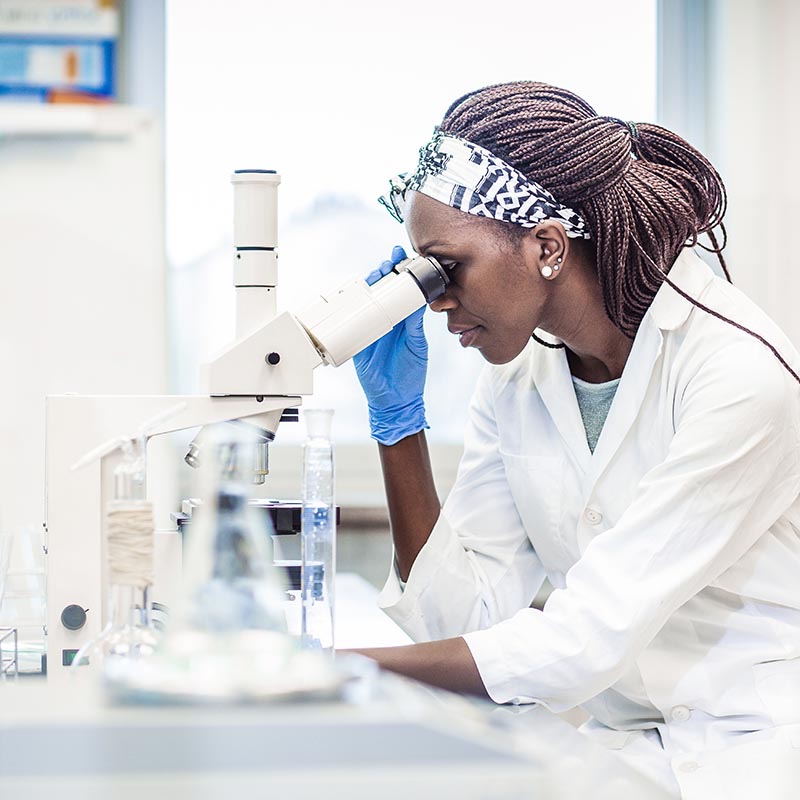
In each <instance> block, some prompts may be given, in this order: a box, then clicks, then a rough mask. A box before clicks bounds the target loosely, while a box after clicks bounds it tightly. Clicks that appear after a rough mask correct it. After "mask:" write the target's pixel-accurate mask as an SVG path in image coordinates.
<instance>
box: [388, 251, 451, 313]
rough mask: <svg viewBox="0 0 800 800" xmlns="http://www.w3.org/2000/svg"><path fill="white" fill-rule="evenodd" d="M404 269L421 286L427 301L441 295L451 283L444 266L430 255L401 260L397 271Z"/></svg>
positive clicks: (431, 300)
mask: <svg viewBox="0 0 800 800" xmlns="http://www.w3.org/2000/svg"><path fill="white" fill-rule="evenodd" d="M404 271H405V272H408V274H409V275H410V276H411V277H412V278H413V279H414V281H415V282H416V284H417V286H419V288H420V291H421V292H422V294H423V296H424V297H425V302H426V303H432V302H433V301H434V300H436V299H437V298H439V297H441V296H442V295H443V294H444V292H445V290H446V289H447V286H448V284H449V283H450V278H449V277H448V276H447V272H446V271H445V269H444V267H443V266H442V265H441V264H440V263H439V262H438V261H437V260H436V259H435V258H432V257H430V256H428V257H423V256H417V257H416V258H411V259H408V260H407V261H403V262H401V263H400V264H399V265H398V268H397V272H398V273H400V272H404Z"/></svg>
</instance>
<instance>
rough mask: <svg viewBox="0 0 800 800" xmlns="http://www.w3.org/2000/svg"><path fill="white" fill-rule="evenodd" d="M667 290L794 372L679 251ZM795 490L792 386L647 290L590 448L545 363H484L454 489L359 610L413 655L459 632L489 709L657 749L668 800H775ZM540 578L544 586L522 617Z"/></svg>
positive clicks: (708, 275) (664, 296)
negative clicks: (567, 713)
mask: <svg viewBox="0 0 800 800" xmlns="http://www.w3.org/2000/svg"><path fill="white" fill-rule="evenodd" d="M670 277H671V279H672V280H673V281H674V282H675V283H676V284H677V285H678V286H680V287H681V288H682V289H683V290H684V291H685V292H687V293H688V294H689V295H691V296H692V297H694V298H696V299H698V300H699V301H701V302H702V303H704V304H705V305H707V306H709V307H711V308H713V309H715V310H717V311H719V312H720V313H722V314H724V315H725V316H727V317H729V318H731V319H734V320H736V321H737V322H739V323H740V324H743V325H745V326H747V327H749V328H750V329H751V330H754V331H757V332H758V333H760V334H761V335H763V336H765V337H766V338H767V339H768V340H769V341H770V342H771V343H772V344H773V345H774V346H775V347H777V349H778V350H779V351H780V352H781V354H782V355H783V356H784V357H785V358H786V359H787V360H788V361H789V362H790V363H791V364H792V365H793V367H794V369H795V371H799V370H800V357H798V355H797V353H796V351H795V349H794V347H793V346H792V345H791V343H790V342H789V341H788V339H787V338H786V336H785V335H784V334H783V333H782V332H781V331H780V330H779V329H778V327H777V326H776V325H775V324H774V323H773V322H772V321H771V320H770V319H769V318H768V317H767V316H766V315H765V314H764V313H763V312H762V311H761V310H760V309H758V308H757V307H756V306H755V305H754V304H753V303H752V302H751V301H750V300H749V299H748V298H746V297H745V296H744V295H743V294H741V292H739V291H738V290H737V289H736V288H734V287H733V286H731V285H730V284H727V283H726V282H724V281H723V280H722V279H720V278H718V277H717V276H715V275H714V273H713V272H712V271H711V270H710V269H709V267H708V266H707V265H705V263H704V262H703V261H702V260H701V259H699V258H698V256H697V255H696V254H695V253H694V252H693V251H691V250H688V249H687V250H684V251H683V252H682V254H681V255H680V256H679V257H678V259H677V261H676V262H675V264H674V265H673V267H672V269H671V271H670ZM799 495H800V387H799V386H798V384H797V383H796V382H795V380H794V379H793V378H792V377H791V376H790V375H789V374H788V373H787V372H786V370H785V369H784V368H783V367H782V366H781V365H780V363H779V362H778V361H777V359H776V358H775V357H774V356H773V355H772V354H771V353H770V352H769V350H768V349H767V348H766V347H765V345H763V344H762V343H760V342H758V341H756V340H755V339H753V338H752V337H751V336H749V335H747V334H746V333H743V332H741V331H739V330H736V329H735V328H733V327H732V326H730V325H728V324H726V323H724V322H722V321H720V320H718V319H715V318H714V317H712V316H710V315H708V314H707V313H705V312H703V311H701V310H699V309H697V308H695V307H694V306H693V305H692V304H690V303H689V302H688V301H686V300H685V299H684V298H682V297H681V296H680V295H679V294H677V293H676V292H675V291H674V290H673V289H671V288H670V287H669V286H668V285H666V284H665V285H664V286H662V288H661V289H660V290H659V291H658V293H657V295H656V297H655V298H654V300H653V303H652V304H651V306H650V308H649V310H648V312H647V314H646V315H645V317H644V319H643V321H642V324H641V326H640V328H639V331H638V333H637V335H636V338H635V340H634V343H633V348H632V350H631V353H630V356H629V358H628V361H627V364H626V365H625V369H624V372H623V375H622V378H621V380H620V383H619V387H618V389H617V393H616V396H615V398H614V401H613V404H612V406H611V409H610V411H609V414H608V417H607V419H606V422H605V425H604V427H603V430H602V433H601V435H600V439H599V441H598V443H597V446H596V449H595V451H594V453H593V454H592V453H591V452H590V450H589V448H588V445H587V442H586V435H585V430H584V427H583V423H582V420H581V416H580V412H579V409H578V405H577V401H576V398H575V391H574V388H573V384H572V381H571V376H570V371H569V367H568V365H567V361H566V357H565V353H564V350H563V349H560V350H551V349H547V348H544V347H542V346H541V345H538V344H536V343H531V344H530V345H529V346H528V347H527V348H526V349H525V351H523V353H521V354H520V355H519V356H518V357H517V358H516V359H515V360H514V361H512V362H511V363H509V364H507V365H502V366H488V367H487V368H486V369H485V370H484V372H483V374H482V376H481V378H480V380H479V384H478V386H477V389H476V392H475V395H474V397H473V400H472V403H471V406H470V418H469V423H468V426H467V430H466V433H465V439H464V456H463V458H462V461H461V464H460V467H459V471H458V477H457V480H456V483H455V486H454V488H453V490H452V491H451V493H450V495H449V497H448V499H447V501H446V503H445V504H444V507H443V509H442V512H441V514H440V516H439V519H438V521H437V523H436V525H435V527H434V529H433V531H432V532H431V535H430V537H429V539H428V542H427V543H426V544H425V546H424V547H423V548H422V550H421V551H420V553H419V555H418V556H417V559H416V561H415V563H414V566H413V568H412V570H411V573H410V575H409V577H408V581H407V583H406V584H405V586H403V585H402V584H401V583H400V581H399V579H398V576H397V574H396V571H394V570H393V571H392V572H391V574H390V576H389V580H388V582H387V584H386V586H385V588H384V590H383V592H382V594H381V597H380V600H379V602H380V604H381V606H382V607H383V608H384V610H385V611H386V612H387V613H388V614H389V616H391V617H392V618H393V619H394V620H395V621H396V622H397V623H398V624H399V625H400V626H401V627H403V628H404V629H405V630H406V631H407V632H408V633H409V634H410V635H411V636H412V638H414V639H415V640H416V641H427V640H433V639H441V638H446V637H452V636H459V635H464V639H465V641H466V643H467V645H468V646H469V649H470V651H471V653H472V656H473V658H474V660H475V663H476V665H477V667H478V670H479V672H480V675H481V678H482V679H483V682H484V684H485V686H486V689H487V691H488V693H489V695H490V696H491V697H492V699H494V700H495V701H496V702H498V703H532V702H535V703H542V704H544V705H546V706H547V707H549V708H550V709H552V710H554V711H563V710H566V709H570V708H573V707H575V706H578V705H580V706H581V707H583V708H584V709H585V710H586V711H588V712H589V714H590V715H591V719H590V721H589V723H587V725H586V726H585V728H586V730H587V732H588V733H589V734H590V735H593V736H595V738H598V739H599V740H601V741H603V742H604V743H605V744H606V745H607V746H609V747H612V748H619V749H622V750H625V749H628V748H629V749H630V752H631V753H633V754H636V753H637V752H642V753H644V752H645V750H646V748H645V747H644V743H645V742H647V743H649V744H650V745H654V746H657V749H658V751H659V753H660V756H661V761H662V763H663V772H664V774H662V775H661V780H662V782H664V783H665V784H670V785H671V786H672V787H673V788H675V787H676V785H677V786H680V791H681V793H682V796H683V797H685V798H691V799H692V800H693V799H694V798H703V800H705V799H706V798H708V797H716V796H726V797H738V796H741V797H749V796H751V795H752V793H753V792H755V791H756V787H758V790H759V792H758V793H759V795H760V796H765V797H770V798H771V797H776V798H777V797H783V796H784V795H782V794H778V793H769V791H767V792H766V793H765V792H764V790H765V789H766V788H767V786H765V784H764V783H763V781H764V777H763V774H762V773H763V772H764V770H767V769H769V775H770V780H772V781H773V782H774V786H772V789H773V790H774V791H775V792H777V791H778V789H779V788H781V787H783V786H784V785H786V786H787V787H789V786H791V787H792V788H791V792H792V794H791V796H792V797H794V796H795V795H796V793H797V792H798V791H800V789H798V787H800V502H799V501H798V496H799ZM545 576H547V578H548V579H549V581H550V583H552V585H553V586H554V587H555V589H554V591H553V593H552V594H551V595H550V597H549V598H548V600H547V602H546V604H545V606H544V609H543V610H537V609H533V608H530V605H531V602H532V600H533V598H534V596H535V595H536V593H537V590H538V589H539V588H540V586H541V584H542V582H543V579H544V577H545ZM656 732H657V733H656ZM650 754H651V755H652V747H651V748H650ZM731 754H733V755H731ZM649 757H650V756H646V755H643V756H642V757H641V759H640V760H641V762H642V764H643V766H644V767H645V768H646V769H645V771H646V770H647V769H650V767H649V766H648V765H645V764H644V762H645V761H646V760H647V759H648V758H649ZM637 758H638V756H634V760H636V759H637ZM748 780H749V781H750V783H748ZM753 781H755V782H753ZM792 783H793V784H794V785H793V786H792ZM748 787H749V788H748ZM675 791H676V793H677V788H675ZM786 791H789V789H788V788H787V789H786ZM737 792H738V794H737ZM786 796H787V797H788V796H789V795H788V794H787V795H786Z"/></svg>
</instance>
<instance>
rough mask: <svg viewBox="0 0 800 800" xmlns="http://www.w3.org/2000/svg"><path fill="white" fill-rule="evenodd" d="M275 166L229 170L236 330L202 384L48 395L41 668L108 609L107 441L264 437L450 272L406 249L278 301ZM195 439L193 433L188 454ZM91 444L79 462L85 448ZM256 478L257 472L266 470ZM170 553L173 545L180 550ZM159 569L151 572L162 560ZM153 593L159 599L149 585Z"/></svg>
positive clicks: (59, 673)
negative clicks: (370, 276) (299, 302)
mask: <svg viewBox="0 0 800 800" xmlns="http://www.w3.org/2000/svg"><path fill="white" fill-rule="evenodd" d="M279 184H280V176H279V175H277V174H276V173H275V172H274V171H271V170H242V171H238V172H236V173H234V176H233V186H234V247H235V253H234V285H235V287H236V296H237V303H236V336H237V338H236V341H234V342H233V343H232V344H231V345H230V346H228V347H226V348H225V349H224V350H223V351H222V352H221V353H219V354H218V355H217V356H216V357H215V358H214V359H213V360H212V361H211V362H209V363H208V364H206V365H204V367H203V379H204V385H205V388H206V391H207V393H206V394H204V395H198V396H170V395H166V396H142V397H136V396H78V395H52V396H49V397H47V400H46V428H45V431H46V433H45V439H46V468H45V534H46V552H47V572H48V582H47V656H48V659H47V671H48V675H49V676H50V678H51V680H52V679H56V680H58V679H60V678H62V677H63V676H64V675H65V674H66V672H67V668H68V666H69V665H70V663H71V660H72V658H73V657H74V654H75V653H76V652H77V650H78V649H79V648H80V647H81V646H82V645H83V644H84V643H85V642H87V641H88V640H90V639H91V638H93V637H94V636H96V635H97V634H98V633H99V632H100V630H101V629H102V626H103V624H104V623H105V621H106V609H105V608H104V606H105V604H106V592H105V586H106V580H105V563H106V557H105V539H106V537H105V531H104V529H103V526H104V514H103V509H104V508H105V507H106V504H107V502H108V500H109V499H110V498H111V494H112V491H113V486H112V480H111V478H112V474H113V471H114V469H115V467H116V466H117V464H118V463H119V458H120V455H119V452H118V451H116V450H114V451H113V452H109V453H105V454H103V453H104V444H106V443H108V442H109V441H113V440H115V439H116V438H117V437H119V436H121V435H130V434H132V433H135V432H136V431H137V430H140V428H141V426H142V424H143V422H144V421H145V420H159V421H157V422H153V423H152V424H151V425H150V427H149V428H147V429H146V430H144V431H142V433H143V435H144V436H145V438H146V439H148V440H149V439H151V438H152V437H154V436H158V435H161V434H165V433H169V432H173V431H179V430H184V429H188V428H194V427H202V426H205V425H208V424H212V423H217V422H224V421H228V420H246V421H247V422H249V423H251V424H253V425H255V426H258V427H259V428H261V429H262V430H263V431H264V432H265V436H264V438H265V442H264V457H263V464H262V466H263V470H262V472H266V467H267V447H268V443H269V441H270V440H271V439H273V438H274V435H275V432H276V431H277V429H278V425H279V423H280V422H281V420H282V419H284V420H285V419H296V418H297V411H296V409H297V407H298V406H299V405H300V404H301V402H302V400H301V397H300V395H308V394H311V393H312V391H313V380H312V373H313V371H314V369H315V368H316V367H318V366H319V365H320V364H332V365H333V366H339V365H340V364H342V363H344V362H345V361H347V360H348V359H350V358H351V357H352V356H353V355H355V353H357V352H359V351H360V350H361V349H363V348H364V347H366V346H367V345H369V344H371V343H372V342H374V341H375V340H377V339H378V338H380V337H381V336H382V335H383V334H384V333H386V332H388V331H389V330H391V328H392V327H393V326H394V325H396V324H397V323H398V322H400V321H401V320H403V319H405V318H406V317H407V316H408V315H409V314H411V313H413V312H414V311H415V310H416V309H418V308H420V307H421V306H422V305H423V304H424V303H426V302H431V301H432V300H434V299H435V298H436V297H438V296H439V295H441V294H442V293H443V292H444V291H445V289H446V287H447V284H448V282H449V281H448V277H447V274H446V272H445V271H444V270H443V269H442V267H441V266H440V265H439V264H438V263H436V261H435V260H434V259H432V258H421V257H417V258H413V259H408V260H406V261H404V262H403V263H401V264H400V265H398V266H397V267H396V268H395V270H394V271H393V272H392V273H390V274H389V275H387V276H386V277H384V278H382V279H381V280H380V281H378V283H377V284H375V285H374V286H368V285H367V283H366V282H365V281H363V280H357V279H354V280H352V281H349V282H347V283H345V284H344V285H343V286H341V287H339V288H338V289H335V290H333V291H330V292H325V293H323V294H322V295H320V297H319V298H318V299H317V300H316V301H315V302H313V303H311V304H310V305H309V306H308V307H307V308H305V309H303V310H302V311H300V312H298V313H297V314H292V313H289V312H283V313H280V314H278V313H277V297H276V288H277V282H278V281H277V277H278V276H277V258H278V256H277V246H278V235H277V189H278V185H279ZM200 447H201V437H196V438H195V441H194V442H193V443H192V449H191V450H190V453H189V455H188V456H187V462H189V463H191V461H192V459H194V458H196V456H197V453H198V450H199V448H200ZM93 450H98V456H99V457H98V458H97V460H95V461H93V462H91V463H88V464H87V465H86V466H83V467H81V468H80V469H74V467H75V465H76V464H78V463H79V462H84V463H86V458H85V457H86V455H87V452H88V453H91V452H92V451H93ZM262 480H263V478H262ZM179 553H180V539H179V536H178V534H177V533H174V534H173V535H172V536H160V537H157V539H156V585H157V586H158V585H159V583H161V584H163V585H170V584H171V583H172V584H176V583H177V582H178V581H179V579H180V576H179V564H180V559H179ZM176 554H178V555H177V557H176ZM165 568H166V569H167V570H168V571H170V572H171V574H166V575H163V574H162V577H161V580H159V570H162V571H163V570H164V569H165ZM153 599H154V600H156V601H157V600H159V598H158V597H154V598H153Z"/></svg>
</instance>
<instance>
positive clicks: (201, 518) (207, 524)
mask: <svg viewBox="0 0 800 800" xmlns="http://www.w3.org/2000/svg"><path fill="white" fill-rule="evenodd" d="M258 434H259V430H258V429H257V428H255V427H253V426H250V425H247V424H241V423H240V424H230V423H223V424H220V425H214V426H209V428H208V429H207V432H206V433H205V434H204V438H203V451H204V454H205V453H207V454H208V455H207V457H204V458H203V459H202V461H201V463H200V468H199V470H198V476H199V484H200V485H199V487H198V491H197V492H193V494H195V496H198V497H200V498H202V505H201V506H200V507H199V508H197V509H196V511H195V515H196V520H197V521H196V524H193V525H192V528H191V530H190V531H189V533H188V534H187V541H186V542H184V548H185V549H184V553H185V558H184V583H183V590H182V598H181V601H180V602H179V603H178V606H177V608H176V609H175V611H174V613H173V614H172V615H171V621H170V624H169V626H168V627H167V629H166V631H165V633H164V637H163V640H162V642H161V644H160V645H159V647H158V650H157V652H156V654H155V655H154V657H153V658H151V659H147V660H146V661H142V662H139V663H137V664H127V665H121V666H120V668H119V669H115V670H114V672H113V674H110V677H111V683H110V687H111V689H112V691H115V693H116V695H117V697H118V698H119V699H123V700H129V701H139V702H141V701H153V702H163V701H166V702H189V703H195V702H215V701H216V702H223V701H224V702H231V701H252V700H271V699H285V698H287V697H291V696H293V695H303V696H306V695H308V694H309V693H311V694H314V693H317V694H320V695H329V694H330V693H331V692H334V691H335V690H337V689H338V687H339V686H340V685H341V683H342V677H341V675H339V674H338V673H336V672H335V671H334V670H333V669H332V665H331V664H330V661H329V660H327V659H322V658H320V657H319V655H318V654H316V658H313V657H312V658H309V657H308V656H309V655H312V654H307V653H303V651H301V650H300V647H299V642H298V640H297V638H296V637H291V636H289V634H288V633H287V631H286V615H285V612H284V602H285V597H286V594H285V587H284V585H283V580H282V577H281V575H280V573H279V572H278V570H277V568H276V567H275V566H274V565H273V562H272V543H271V533H272V531H271V530H270V523H269V518H268V516H267V515H266V514H263V513H259V512H258V510H257V509H256V508H255V507H254V506H253V505H252V504H251V503H249V497H250V490H251V486H252V474H253V463H254V454H255V453H256V452H257V451H258V450H259V448H260V447H261V446H262V437H260V436H259V435H258Z"/></svg>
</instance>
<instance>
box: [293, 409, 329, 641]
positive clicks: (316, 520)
mask: <svg viewBox="0 0 800 800" xmlns="http://www.w3.org/2000/svg"><path fill="white" fill-rule="evenodd" d="M303 417H304V419H305V422H306V434H307V438H306V441H305V444H304V445H303V517H302V530H301V533H300V537H301V538H300V557H301V567H300V597H301V602H302V609H301V614H302V619H301V641H302V644H303V646H304V647H307V648H312V649H321V650H325V651H328V652H330V653H331V654H333V648H334V580H335V575H336V506H335V501H334V469H333V443H332V441H331V423H332V420H333V411H331V410H329V409H308V410H306V411H305V412H304V414H303Z"/></svg>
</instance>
